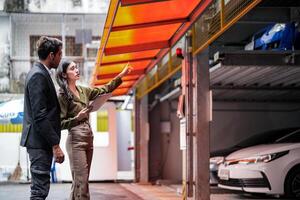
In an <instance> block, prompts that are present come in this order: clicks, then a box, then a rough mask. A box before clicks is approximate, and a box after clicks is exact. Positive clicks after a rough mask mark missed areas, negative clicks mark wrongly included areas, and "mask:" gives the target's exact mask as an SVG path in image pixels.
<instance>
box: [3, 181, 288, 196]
mask: <svg viewBox="0 0 300 200" xmlns="http://www.w3.org/2000/svg"><path fill="white" fill-rule="evenodd" d="M29 187H30V185H29V184H0V200H2V199H3V200H26V199H29ZM70 187H71V184H69V183H64V184H51V189H50V193H49V196H48V198H47V200H67V199H68V196H69V192H70ZM90 191H91V200H181V199H182V198H181V195H180V189H179V190H178V189H177V191H176V189H174V188H173V187H172V188H171V187H166V186H152V185H140V184H128V183H123V184H117V183H91V184H90ZM252 199H255V200H278V198H274V197H268V196H262V195H250V194H243V193H233V192H231V191H228V190H222V189H219V188H217V187H212V188H211V197H210V200H252ZM285 200H286V199H285Z"/></svg>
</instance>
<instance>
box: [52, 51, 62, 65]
mask: <svg viewBox="0 0 300 200" xmlns="http://www.w3.org/2000/svg"><path fill="white" fill-rule="evenodd" d="M61 49H62V47H59V50H58V52H57V53H56V54H54V56H53V57H52V60H51V68H54V69H56V68H57V67H58V65H59V63H60V61H61V57H62V50H61Z"/></svg>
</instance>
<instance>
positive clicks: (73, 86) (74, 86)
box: [68, 82, 76, 92]
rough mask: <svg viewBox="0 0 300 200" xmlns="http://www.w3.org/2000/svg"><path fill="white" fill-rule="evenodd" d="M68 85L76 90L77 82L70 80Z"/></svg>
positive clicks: (72, 89)
mask: <svg viewBox="0 0 300 200" xmlns="http://www.w3.org/2000/svg"><path fill="white" fill-rule="evenodd" d="M68 85H69V88H70V90H71V91H73V92H75V91H76V84H75V82H69V83H68Z"/></svg>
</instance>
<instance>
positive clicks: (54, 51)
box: [21, 36, 64, 200]
mask: <svg viewBox="0 0 300 200" xmlns="http://www.w3.org/2000/svg"><path fill="white" fill-rule="evenodd" d="M37 48H38V56H39V60H40V62H37V63H35V64H34V66H33V67H32V68H31V69H30V71H29V72H28V74H27V77H26V81H25V92H24V93H25V94H24V118H23V132H22V138H21V146H24V147H26V148H27V152H28V154H29V159H30V162H31V164H30V172H31V177H32V181H31V182H32V183H31V196H30V199H38V200H40V199H46V197H47V196H48V193H49V189H50V169H51V163H52V158H53V157H54V159H55V161H56V162H58V163H62V162H63V161H64V153H63V152H62V150H61V148H60V146H59V142H60V132H61V128H60V107H59V103H58V100H57V95H56V91H55V87H54V84H53V82H52V79H51V76H50V73H51V72H50V69H51V68H54V69H56V68H57V67H58V65H59V63H60V60H61V57H62V42H61V41H60V40H58V39H55V38H50V37H45V36H42V37H41V38H40V39H39V41H38V42H37Z"/></svg>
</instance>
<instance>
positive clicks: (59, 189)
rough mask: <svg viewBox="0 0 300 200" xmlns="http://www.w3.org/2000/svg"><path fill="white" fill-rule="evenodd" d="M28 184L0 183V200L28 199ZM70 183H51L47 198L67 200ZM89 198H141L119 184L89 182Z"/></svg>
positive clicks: (113, 199)
mask: <svg viewBox="0 0 300 200" xmlns="http://www.w3.org/2000/svg"><path fill="white" fill-rule="evenodd" d="M29 187H30V185H29V184H5V185H0V199H1V200H26V199H29V195H30V194H29ZM70 188H71V184H67V183H64V184H51V189H50V193H49V196H48V198H47V199H48V200H67V199H68V196H69V192H70ZM90 192H91V200H143V199H142V198H140V197H138V196H137V195H135V194H133V193H132V192H130V191H128V190H126V189H125V188H123V187H122V186H120V185H119V184H113V183H101V184H99V183H91V184H90Z"/></svg>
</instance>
